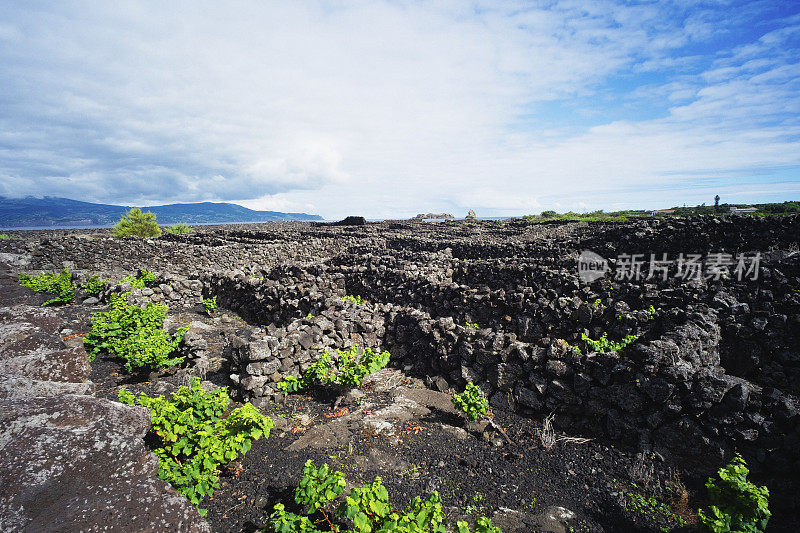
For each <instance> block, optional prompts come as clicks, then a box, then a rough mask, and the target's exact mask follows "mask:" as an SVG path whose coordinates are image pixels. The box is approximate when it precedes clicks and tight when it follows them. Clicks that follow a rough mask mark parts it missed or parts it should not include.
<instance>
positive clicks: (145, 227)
mask: <svg viewBox="0 0 800 533" xmlns="http://www.w3.org/2000/svg"><path fill="white" fill-rule="evenodd" d="M111 234H112V235H114V237H119V238H121V237H130V236H134V237H158V236H159V235H161V228H159V227H158V224H156V215H155V214H154V213H151V212H150V211H148V212H146V213H142V210H141V209H139V208H138V207H134V208H133V209H131V210H130V211H128V212H127V213H125V215H124V216H123V217H122V218H121V219H119V222H117V225H116V226H114V229H112V230H111Z"/></svg>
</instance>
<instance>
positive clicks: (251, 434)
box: [119, 378, 274, 516]
mask: <svg viewBox="0 0 800 533" xmlns="http://www.w3.org/2000/svg"><path fill="white" fill-rule="evenodd" d="M119 400H120V401H121V402H122V403H125V404H128V405H140V406H142V407H147V408H148V409H150V419H151V422H152V424H153V426H152V429H151V432H152V433H153V434H155V436H156V437H158V440H159V443H158V448H156V450H155V453H156V455H157V456H158V463H159V464H158V477H160V478H161V479H163V480H164V481H166V482H167V483H169V484H171V485H172V486H173V487H175V489H176V490H177V491H178V492H180V493H181V494H183V495H184V496H186V497H187V498H188V499H189V501H190V502H192V504H193V505H195V506H196V507H199V505H200V502H201V501H202V500H203V498H204V497H206V496H207V495H209V494H212V493H213V492H214V491H215V490H216V489H217V488H218V487H219V466H220V465H223V464H226V463H229V462H230V461H233V460H234V459H236V458H237V457H238V456H239V454H240V453H241V454H244V453H247V452H248V451H249V450H250V447H251V446H252V444H253V441H256V440H258V439H260V438H261V437H262V436H263V437H265V438H268V437H269V432H270V430H271V429H272V427H273V426H274V423H273V422H272V419H271V418H269V417H265V416H264V415H262V414H261V413H260V412H259V411H258V409H256V408H255V407H253V406H252V405H251V404H249V403H246V404H244V405H243V406H242V407H239V408H238V409H234V410H233V411H231V413H230V415H229V416H228V417H227V418H223V415H224V414H225V412H226V411H227V409H228V403H229V402H230V399H229V398H228V390H227V388H224V387H223V388H221V389H217V390H216V391H214V392H206V391H205V390H203V387H202V386H201V383H200V378H192V382H191V386H190V387H181V388H180V389H178V391H177V392H173V393H172V394H171V395H170V399H169V400H167V399H165V398H164V397H163V396H159V397H157V398H150V397H148V396H147V395H145V394H139V396H138V397H137V396H134V395H133V393H131V392H130V391H129V390H128V389H122V390H120V391H119ZM199 511H200V514H201V515H203V516H205V514H206V511H205V510H204V509H199Z"/></svg>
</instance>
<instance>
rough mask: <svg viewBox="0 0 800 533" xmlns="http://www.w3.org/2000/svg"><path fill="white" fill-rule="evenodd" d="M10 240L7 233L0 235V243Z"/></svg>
mask: <svg viewBox="0 0 800 533" xmlns="http://www.w3.org/2000/svg"><path fill="white" fill-rule="evenodd" d="M10 238H11V235H9V234H8V233H0V241H6V240H8V239H10Z"/></svg>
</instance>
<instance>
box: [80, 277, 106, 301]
mask: <svg viewBox="0 0 800 533" xmlns="http://www.w3.org/2000/svg"><path fill="white" fill-rule="evenodd" d="M106 281H108V280H105V279H100V277H99V276H97V275H94V276H92V277H91V278H89V279H88V280H86V283H84V284H83V292H85V293H86V294H91V295H92V296H95V295H97V294H100V291H102V290H103V287H105V285H106Z"/></svg>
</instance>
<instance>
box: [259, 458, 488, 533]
mask: <svg viewBox="0 0 800 533" xmlns="http://www.w3.org/2000/svg"><path fill="white" fill-rule="evenodd" d="M346 487H347V482H346V481H345V478H344V474H342V473H341V472H338V471H332V470H331V469H330V467H328V465H327V464H325V463H323V464H322V465H321V466H320V467H316V466H314V463H313V462H312V461H311V460H308V461H306V464H305V466H303V479H301V480H300V484H299V486H298V487H297V489H296V490H295V493H294V499H295V502H296V503H297V504H298V505H301V506H303V507H304V508H305V509H306V510H307V512H306V514H302V515H298V514H295V513H292V512H287V511H286V507H285V506H284V505H283V504H282V503H277V504H275V506H274V507H273V513H272V514H271V515H270V525H271V526H272V530H273V531H276V532H278V533H305V532H308V533H313V532H321V531H335V532H339V531H341V529H342V528H347V529H346V530H347V531H358V532H359V533H372V532H390V531H393V532H397V533H427V532H433V533H445V532H446V531H447V529H446V526H447V523H446V522H445V519H444V512H443V511H442V500H441V498H440V497H439V493H438V492H435V491H434V492H433V493H432V494H431V495H430V496H429V497H428V498H427V499H424V500H423V499H422V498H421V497H419V496H416V497H414V498H413V499H412V500H411V503H410V504H409V506H408V507H406V508H405V509H403V510H397V509H393V508H392V506H391V504H390V503H389V491H387V490H386V487H385V486H384V485H383V481H382V480H381V478H380V477H376V478H375V479H374V480H373V481H372V483H368V484H366V485H363V486H361V487H354V488H353V489H351V490H350V493H349V494H348V495H347V497H346V498H345V499H344V501H343V502H342V503H341V504H340V505H339V506H338V507H336V508H334V507H333V506H332V505H331V502H332V501H333V500H334V498H336V497H337V496H339V495H340V494H342V493H343V492H344V490H345V488H346ZM317 516H318V517H319V519H317V520H314V517H317ZM351 524H352V528H351V527H350V525H351ZM317 525H322V527H324V528H325V529H322V530H320V529H317ZM353 528H354V529H353ZM455 531H456V532H457V533H469V531H470V530H469V526H468V525H467V523H466V522H462V521H459V522H458V523H457V524H456V530H455ZM475 533H502V531H501V530H500V528H497V527H494V526H492V521H491V520H490V519H488V518H486V517H479V518H478V519H476V520H475Z"/></svg>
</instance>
